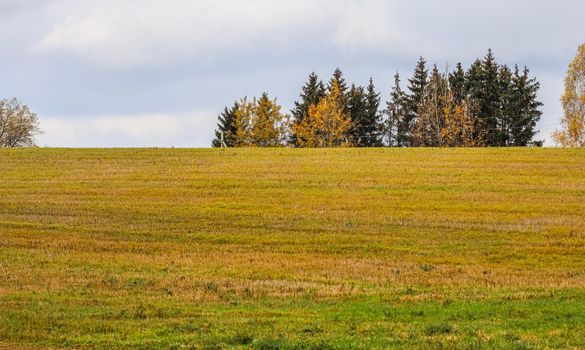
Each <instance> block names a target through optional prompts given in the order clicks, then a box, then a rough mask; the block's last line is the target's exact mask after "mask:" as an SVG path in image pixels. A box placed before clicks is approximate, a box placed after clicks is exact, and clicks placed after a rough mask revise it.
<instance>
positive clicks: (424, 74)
mask: <svg viewBox="0 0 585 350" xmlns="http://www.w3.org/2000/svg"><path fill="white" fill-rule="evenodd" d="M427 79H428V70H427V68H426V60H425V59H424V58H423V57H420V58H419V60H418V62H417V64H416V68H415V70H414V75H413V77H412V79H409V80H408V83H409V85H408V90H409V91H410V94H409V98H408V114H407V115H406V118H405V120H404V123H405V127H406V132H405V136H406V145H407V146H410V145H412V135H411V133H412V130H413V128H414V125H415V124H416V120H417V118H418V117H419V107H420V106H421V104H422V102H423V99H424V94H425V87H426V85H427Z"/></svg>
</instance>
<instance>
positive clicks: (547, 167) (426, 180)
mask: <svg viewBox="0 0 585 350" xmlns="http://www.w3.org/2000/svg"><path fill="white" fill-rule="evenodd" d="M584 174H585V151H583V150H567V149H327V150H323V149H321V150H310V149H305V150H295V149H228V150H180V149H135V150H129V149H128V150H117V149H109V150H106V149H95V150H92V149H87V150H81V149H76V150H68V149H20V150H0V348H2V346H6V347H9V348H11V347H13V346H16V345H20V346H25V347H32V348H36V347H40V348H43V347H51V348H69V347H88V348H131V347H132V348H177V349H179V348H182V346H185V347H187V348H191V347H192V348H232V347H240V348H243V349H247V348H258V349H274V348H347V349H349V348H387V347H393V348H405V349H406V348H413V347H418V348H421V347H422V348H425V347H428V348H437V347H445V348H480V347H482V346H484V347H490V348H506V349H508V348H518V349H525V348H545V347H549V348H571V347H573V348H580V347H585V331H583V330H584V329H585V313H583V312H582V310H584V309H585V176H584Z"/></svg>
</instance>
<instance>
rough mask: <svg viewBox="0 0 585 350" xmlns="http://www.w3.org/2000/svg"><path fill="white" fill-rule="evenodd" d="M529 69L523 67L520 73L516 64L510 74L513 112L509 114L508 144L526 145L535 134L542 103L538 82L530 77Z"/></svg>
mask: <svg viewBox="0 0 585 350" xmlns="http://www.w3.org/2000/svg"><path fill="white" fill-rule="evenodd" d="M529 75H530V71H529V70H528V68H527V67H524V69H523V70H522V73H520V72H519V69H518V66H516V67H515V69H514V75H513V76H512V84H511V91H512V92H511V95H512V107H511V109H513V111H514V113H513V114H511V116H510V139H511V142H510V145H513V146H527V145H529V144H530V142H532V141H533V138H534V136H535V135H536V134H537V131H536V123H538V121H539V120H540V118H541V116H542V112H541V111H540V107H542V105H543V104H542V103H541V102H540V101H539V100H538V90H539V89H540V83H539V82H538V81H536V79H535V78H530V76H529Z"/></svg>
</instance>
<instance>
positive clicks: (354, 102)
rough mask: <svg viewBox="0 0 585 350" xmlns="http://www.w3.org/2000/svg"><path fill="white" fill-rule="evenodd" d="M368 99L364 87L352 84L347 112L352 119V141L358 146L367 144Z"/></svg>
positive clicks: (348, 96)
mask: <svg viewBox="0 0 585 350" xmlns="http://www.w3.org/2000/svg"><path fill="white" fill-rule="evenodd" d="M366 108H367V101H366V93H365V91H364V88H363V87H361V86H355V85H354V84H352V85H351V88H350V89H349V93H348V95H347V114H348V115H349V117H350V119H351V126H352V127H351V131H350V136H351V139H352V143H353V145H354V146H357V147H364V146H365V145H366V138H365V126H366V124H367V116H366V114H367V110H366Z"/></svg>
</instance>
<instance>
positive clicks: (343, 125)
mask: <svg viewBox="0 0 585 350" xmlns="http://www.w3.org/2000/svg"><path fill="white" fill-rule="evenodd" d="M339 94H340V92H339V84H338V82H334V83H333V87H332V89H331V91H330V92H329V93H328V94H327V95H326V96H325V97H324V98H322V99H321V101H319V103H318V104H316V105H312V106H310V107H309V113H308V114H307V115H306V116H305V117H304V118H303V121H302V122H301V123H297V124H294V125H293V127H292V128H293V132H294V134H295V135H296V136H297V138H298V144H299V146H300V147H309V148H317V147H349V146H351V141H350V140H349V131H350V129H351V119H350V117H349V116H348V115H346V114H345V113H344V111H343V106H342V105H341V103H340V101H339V100H340V99H339Z"/></svg>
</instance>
